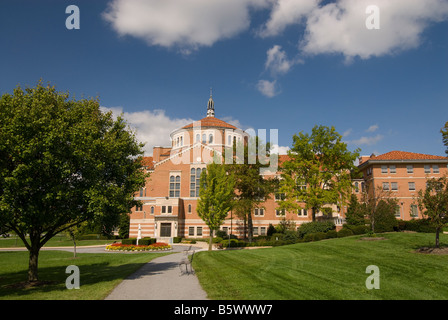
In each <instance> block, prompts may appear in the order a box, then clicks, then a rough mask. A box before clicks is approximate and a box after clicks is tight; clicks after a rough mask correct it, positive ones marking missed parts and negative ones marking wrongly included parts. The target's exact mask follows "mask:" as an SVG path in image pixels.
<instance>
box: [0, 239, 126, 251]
mask: <svg viewBox="0 0 448 320" xmlns="http://www.w3.org/2000/svg"><path fill="white" fill-rule="evenodd" d="M114 241H118V242H119V241H121V240H113V239H112V240H80V241H76V245H77V246H92V245H103V244H108V243H112V242H114ZM15 247H25V245H24V244H23V241H22V240H21V239H20V238H19V237H11V238H0V248H15ZM44 247H73V241H72V240H70V239H68V238H67V237H65V236H55V237H54V238H52V239H50V240H48V242H47V243H46V244H45V246H44Z"/></svg>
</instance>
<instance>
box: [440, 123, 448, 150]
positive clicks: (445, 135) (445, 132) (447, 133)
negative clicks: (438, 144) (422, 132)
mask: <svg viewBox="0 0 448 320" xmlns="http://www.w3.org/2000/svg"><path fill="white" fill-rule="evenodd" d="M440 133H442V140H443V144H444V145H445V147H446V150H445V153H446V154H447V155H448V121H447V122H446V123H445V126H444V127H443V128H442V129H440Z"/></svg>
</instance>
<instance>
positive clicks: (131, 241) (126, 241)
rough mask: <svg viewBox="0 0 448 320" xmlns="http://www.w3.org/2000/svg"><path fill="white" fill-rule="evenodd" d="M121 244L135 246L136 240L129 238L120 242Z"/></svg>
mask: <svg viewBox="0 0 448 320" xmlns="http://www.w3.org/2000/svg"><path fill="white" fill-rule="evenodd" d="M121 243H122V244H134V245H135V244H137V238H129V239H123V240H121Z"/></svg>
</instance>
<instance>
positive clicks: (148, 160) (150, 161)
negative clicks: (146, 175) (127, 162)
mask: <svg viewBox="0 0 448 320" xmlns="http://www.w3.org/2000/svg"><path fill="white" fill-rule="evenodd" d="M142 165H143V166H145V167H147V168H148V169H153V168H154V161H153V157H143V159H142Z"/></svg>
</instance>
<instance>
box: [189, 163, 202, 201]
mask: <svg viewBox="0 0 448 320" xmlns="http://www.w3.org/2000/svg"><path fill="white" fill-rule="evenodd" d="M204 170H205V169H204ZM202 171H203V170H202V169H201V168H191V170H190V197H192V198H193V197H199V182H200V178H201V172H202Z"/></svg>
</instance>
